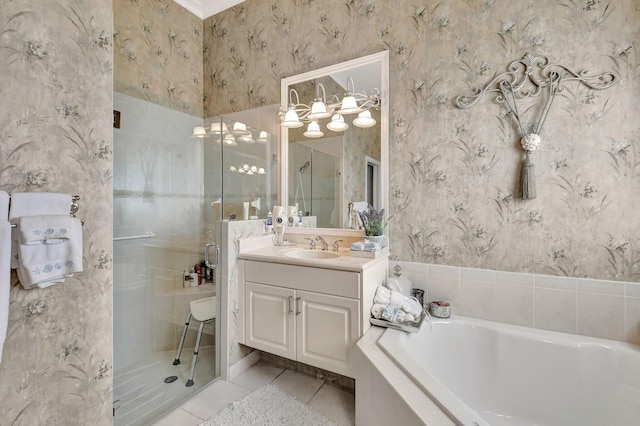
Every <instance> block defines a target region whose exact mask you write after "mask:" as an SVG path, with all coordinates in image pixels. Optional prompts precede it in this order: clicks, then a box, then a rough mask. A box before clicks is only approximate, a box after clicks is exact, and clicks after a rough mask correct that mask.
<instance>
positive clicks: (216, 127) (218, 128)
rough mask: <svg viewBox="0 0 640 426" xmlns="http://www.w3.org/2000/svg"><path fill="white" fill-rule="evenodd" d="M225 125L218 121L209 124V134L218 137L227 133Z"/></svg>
mask: <svg viewBox="0 0 640 426" xmlns="http://www.w3.org/2000/svg"><path fill="white" fill-rule="evenodd" d="M228 132H229V129H227V125H226V124H225V123H222V125H221V124H220V122H219V121H216V122H213V123H211V133H213V134H216V135H219V134H221V133H223V134H224V133H228Z"/></svg>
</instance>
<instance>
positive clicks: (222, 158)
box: [113, 92, 277, 426]
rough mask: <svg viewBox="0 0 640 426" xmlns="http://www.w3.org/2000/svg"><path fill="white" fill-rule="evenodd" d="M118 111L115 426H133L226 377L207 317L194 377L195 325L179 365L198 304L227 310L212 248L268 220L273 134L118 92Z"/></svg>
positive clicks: (214, 326)
mask: <svg viewBox="0 0 640 426" xmlns="http://www.w3.org/2000/svg"><path fill="white" fill-rule="evenodd" d="M114 109H115V110H118V111H120V116H121V127H120V128H119V129H114V201H113V202H114V242H113V253H114V259H113V260H114V279H113V282H114V284H113V285H114V289H113V290H114V291H113V293H114V304H113V305H114V390H113V397H114V398H113V399H114V424H115V425H117V426H125V425H134V426H136V425H147V424H150V423H152V422H153V421H155V420H156V419H158V418H159V417H160V416H162V415H163V414H164V413H166V412H168V411H170V410H171V409H173V408H175V407H176V406H178V405H180V404H181V403H182V402H183V401H185V400H186V399H188V398H189V397H191V395H192V394H193V393H194V392H196V391H198V390H199V389H201V388H202V387H203V386H205V385H207V384H208V383H210V382H211V381H212V380H215V379H216V378H217V377H218V376H219V371H220V364H219V363H220V350H221V348H220V344H219V336H220V330H219V321H217V320H212V321H209V322H207V323H205V326H204V328H203V331H202V335H201V341H200V349H199V351H198V357H197V364H196V367H195V372H194V373H193V377H191V365H192V359H193V356H194V347H195V345H196V337H197V334H198V326H199V322H198V321H194V320H192V321H191V324H190V325H189V327H188V328H187V331H186V334H185V337H184V344H183V348H182V352H181V355H180V363H179V364H178V365H174V364H175V363H174V360H175V359H176V358H177V351H178V346H179V344H180V341H181V337H182V335H183V331H184V330H185V320H186V319H187V317H188V315H189V312H190V305H191V302H194V301H198V300H203V299H208V298H211V297H213V298H214V300H215V305H216V312H215V315H214V316H215V317H219V311H220V303H219V299H218V298H217V297H216V295H218V294H220V286H221V285H224V284H223V283H221V282H220V267H218V268H215V269H214V270H213V271H210V270H209V269H208V268H206V267H205V266H203V261H204V258H205V253H204V247H205V245H206V244H208V243H216V244H218V245H220V246H221V247H222V249H223V250H224V249H225V242H223V241H221V238H220V234H221V232H220V228H221V222H222V221H223V220H244V219H247V220H251V219H257V218H264V217H266V215H267V212H268V209H269V208H270V206H272V205H273V203H274V201H275V198H276V194H275V191H276V182H275V179H276V175H277V173H276V171H275V165H274V162H273V160H272V158H273V156H272V153H273V152H275V139H276V138H275V136H274V134H275V130H274V131H268V130H269V129H261V128H259V127H255V126H252V125H251V124H249V123H248V122H244V123H242V122H239V121H238V119H237V117H231V118H230V117H212V118H208V119H204V120H203V119H202V118H201V117H195V116H191V115H189V114H185V113H182V112H178V111H175V110H173V109H170V108H166V107H163V106H160V105H157V104H154V103H151V102H147V101H144V100H141V99H138V98H135V97H132V96H128V95H125V94H122V93H118V92H116V93H115V94H114ZM238 114H239V113H238ZM264 114H271V115H270V116H269V117H267V118H268V119H270V120H271V121H272V122H273V123H274V124H273V126H275V122H276V118H275V114H272V113H271V112H269V113H264ZM236 115H237V114H236ZM259 115H262V113H261V114H259ZM246 117H247V121H250V120H251V115H250V114H249V115H247V116H246ZM267 122H268V120H267ZM237 123H239V124H237ZM197 127H200V128H202V127H204V128H205V130H206V131H205V132H204V134H200V135H199V136H202V137H195V136H194V129H195V128H197ZM211 255H212V256H211V259H210V261H211V262H213V259H215V252H214V249H212V250H211ZM198 269H200V276H199V277H198V274H197V270H198ZM192 271H193V274H195V275H196V279H195V280H194V281H191V280H190V278H191V274H192ZM208 271H209V272H212V273H210V274H207V272H208ZM185 275H186V276H187V277H189V279H187V280H185ZM190 379H192V380H193V385H190V386H187V384H189V380H190Z"/></svg>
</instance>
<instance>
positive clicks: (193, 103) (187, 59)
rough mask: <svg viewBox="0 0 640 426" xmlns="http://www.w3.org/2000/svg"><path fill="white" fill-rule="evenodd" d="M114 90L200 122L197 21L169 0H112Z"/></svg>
mask: <svg viewBox="0 0 640 426" xmlns="http://www.w3.org/2000/svg"><path fill="white" fill-rule="evenodd" d="M113 15H114V16H113V17H114V34H113V41H114V48H113V52H114V79H115V80H114V83H115V84H114V86H115V87H114V88H115V90H116V91H118V92H121V93H125V94H127V95H130V96H135V97H137V98H140V99H144V100H147V101H150V102H153V103H156V104H159V105H163V106H166V107H170V108H173V109H176V110H178V111H182V112H186V113H189V114H191V115H195V116H198V117H202V87H203V81H202V55H203V46H202V19H200V18H198V17H197V16H195V15H193V14H192V13H191V12H189V11H188V10H187V9H185V8H183V7H182V6H180V5H178V4H177V3H175V2H174V1H173V0H158V1H149V0H114V1H113Z"/></svg>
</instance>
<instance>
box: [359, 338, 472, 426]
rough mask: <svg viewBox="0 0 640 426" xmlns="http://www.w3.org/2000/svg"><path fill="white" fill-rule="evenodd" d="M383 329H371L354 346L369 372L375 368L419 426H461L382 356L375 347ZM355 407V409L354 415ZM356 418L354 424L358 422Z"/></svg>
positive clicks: (408, 377)
mask: <svg viewBox="0 0 640 426" xmlns="http://www.w3.org/2000/svg"><path fill="white" fill-rule="evenodd" d="M384 331H385V330H384V329H382V328H380V327H371V328H370V329H369V331H367V333H365V335H364V336H363V337H362V338H361V339H360V340H359V341H358V343H357V344H356V346H357V349H358V350H359V351H360V352H361V353H362V354H363V355H364V357H365V358H366V359H367V360H368V362H369V363H370V365H371V367H372V368H375V369H376V370H377V371H378V373H379V374H380V375H381V376H382V377H383V378H384V379H385V381H386V382H387V383H389V385H390V386H391V387H392V388H393V389H394V390H395V392H396V394H397V395H398V397H399V398H401V399H402V400H403V401H404V403H405V404H407V406H409V407H410V409H411V411H413V413H414V414H415V415H416V417H418V418H419V419H420V420H421V421H422V422H423V424H424V425H425V426H426V425H427V424H432V423H433V424H439V425H459V426H461V425H462V423H460V422H459V421H457V420H456V419H455V418H454V417H453V416H452V415H451V413H449V412H447V411H446V410H444V409H443V408H442V406H441V405H440V404H438V403H437V401H435V400H433V399H432V398H430V397H429V395H428V394H426V393H424V392H423V391H422V389H421V388H419V387H418V385H416V384H415V381H414V380H413V379H412V378H411V377H410V376H409V375H407V374H406V373H405V372H404V371H402V370H401V369H400V368H399V367H398V366H397V365H396V363H395V362H394V361H393V360H392V359H391V358H389V357H388V356H387V354H385V353H384V352H383V351H382V349H381V348H380V347H379V346H378V343H377V342H378V340H379V339H380V337H382V335H383V333H384ZM357 382H358V378H357V377H356V404H358V400H359V397H358V396H357V393H358V392H359V389H358V383H357ZM357 412H358V407H356V413H357ZM358 420H359V419H358V418H357V416H356V422H358ZM356 426H361V424H360V423H356Z"/></svg>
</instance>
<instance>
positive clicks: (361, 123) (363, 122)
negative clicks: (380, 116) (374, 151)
mask: <svg viewBox="0 0 640 426" xmlns="http://www.w3.org/2000/svg"><path fill="white" fill-rule="evenodd" d="M375 124H376V120H375V119H374V118H373V117H371V111H369V110H366V111H362V112H361V113H360V114H358V117H356V118H354V119H353V125H354V126H356V127H362V128H367V127H372V126H375Z"/></svg>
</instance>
